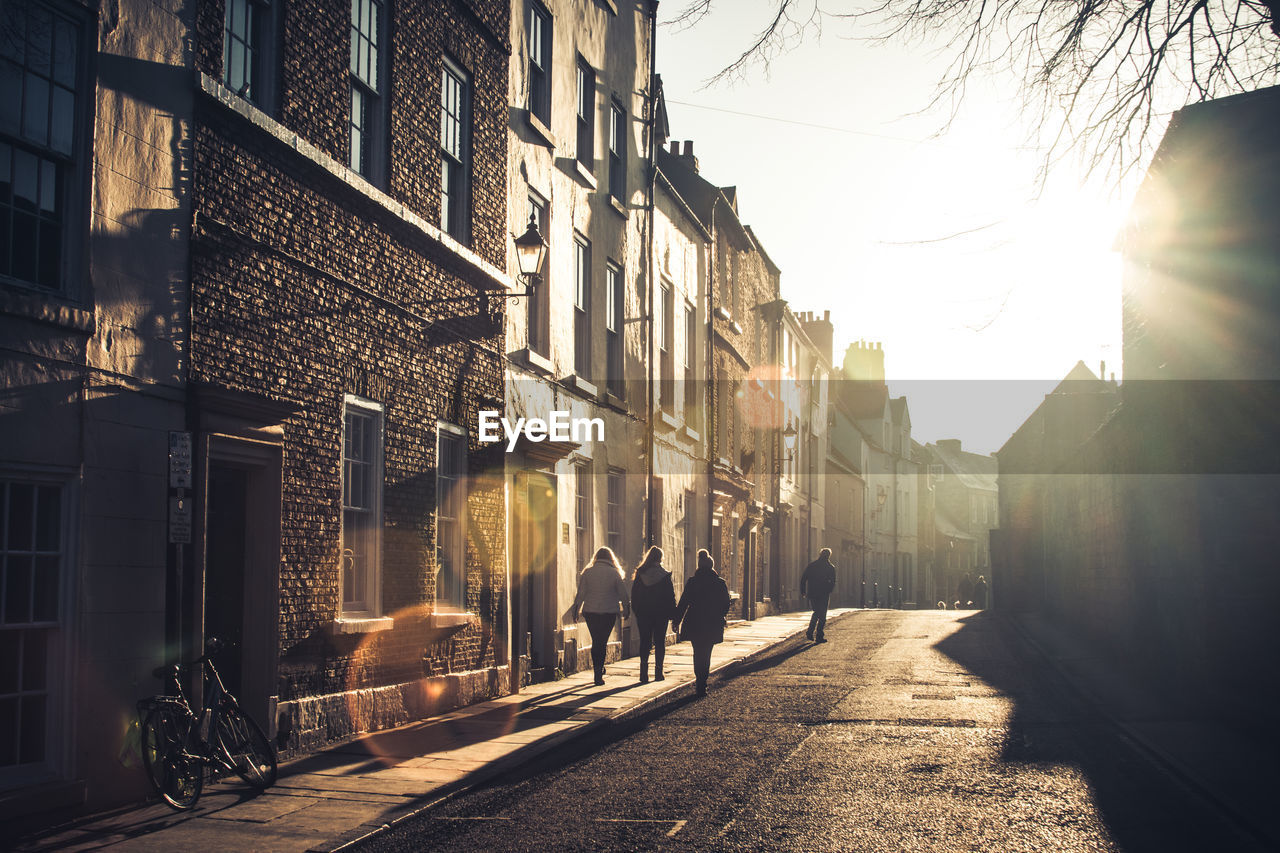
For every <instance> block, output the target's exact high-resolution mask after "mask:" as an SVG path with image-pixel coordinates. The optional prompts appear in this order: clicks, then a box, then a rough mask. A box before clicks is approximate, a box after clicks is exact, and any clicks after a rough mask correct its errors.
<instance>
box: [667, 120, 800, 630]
mask: <svg viewBox="0 0 1280 853" xmlns="http://www.w3.org/2000/svg"><path fill="white" fill-rule="evenodd" d="M657 163H658V167H659V169H661V170H662V173H663V174H664V175H666V177H667V179H668V180H669V181H670V183H671V185H672V187H673V188H674V189H675V190H676V192H678V193H679V195H680V197H681V198H682V199H684V200H685V202H686V204H688V206H689V209H690V210H691V211H692V212H693V214H694V215H695V216H696V217H697V219H698V221H699V222H700V223H701V224H702V226H703V228H705V229H706V231H707V232H708V233H709V234H710V235H711V258H710V263H709V276H708V282H707V291H708V300H707V311H708V320H707V338H708V340H709V342H710V343H709V345H708V354H709V357H708V362H707V366H706V373H705V376H706V378H707V381H708V382H709V383H710V393H709V397H708V400H707V404H706V416H705V423H706V425H707V426H706V429H707V435H708V441H709V443H710V448H709V454H710V462H709V463H708V465H707V474H708V481H707V511H706V517H705V518H706V523H707V524H708V527H707V528H706V529H707V534H708V535H707V537H706V540H705V541H706V542H707V548H708V550H709V551H710V552H711V554H712V556H713V557H714V558H715V561H716V568H717V571H719V572H720V574H721V575H722V576H723V577H724V579H725V581H726V583H728V585H729V590H730V594H731V595H732V596H733V598H734V601H735V606H734V610H733V612H734V613H736V614H738V615H739V616H743V617H746V618H750V617H752V616H754V615H757V614H760V613H763V612H764V611H766V610H767V609H768V607H769V606H770V605H769V603H768V602H769V601H770V600H772V599H773V597H774V596H776V595H777V594H778V593H779V587H778V578H777V575H776V573H775V572H773V571H771V568H770V566H771V559H772V557H771V554H773V548H774V547H775V546H774V545H773V544H772V540H773V537H774V536H776V533H774V532H773V530H774V528H773V525H774V524H775V522H774V520H773V519H772V517H771V514H772V512H773V507H774V506H776V496H775V491H776V488H777V477H778V474H779V467H778V465H779V463H780V459H781V447H780V445H781V431H782V424H781V412H780V408H779V405H778V391H779V389H778V388H777V380H778V377H779V373H778V369H777V364H778V361H777V358H778V351H777V349H776V347H777V342H776V341H777V338H776V329H777V328H778V324H779V323H780V322H781V317H782V311H783V310H785V306H784V305H783V304H782V303H781V302H780V301H779V299H778V293H779V289H778V288H779V275H780V271H779V270H778V267H777V265H775V264H774V263H773V261H772V260H771V259H770V258H769V256H768V254H767V253H766V252H765V251H764V248H763V246H762V245H761V243H760V241H759V239H758V238H757V236H756V235H755V234H754V233H753V232H752V231H751V229H750V228H749V227H747V226H746V225H745V224H744V223H743V222H742V220H741V219H740V218H739V216H738V209H737V188H736V187H719V186H716V185H715V184H713V183H711V182H710V181H708V180H707V179H706V178H704V177H703V176H702V174H701V173H700V167H699V164H698V159H697V157H696V156H695V155H694V153H693V143H692V142H690V141H685V142H684V143H683V145H681V144H680V143H678V142H671V143H670V147H669V149H660V150H659V151H658V154H657ZM688 571H692V570H691V569H688Z"/></svg>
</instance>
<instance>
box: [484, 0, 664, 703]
mask: <svg viewBox="0 0 1280 853" xmlns="http://www.w3.org/2000/svg"><path fill="white" fill-rule="evenodd" d="M652 5H656V4H649V3H638V4H636V3H633V4H626V5H622V4H615V3H613V2H612V0H586V2H571V0H550V2H541V0H527V2H514V3H512V5H511V8H512V14H511V21H510V27H509V33H508V36H507V39H508V40H509V41H510V43H511V46H512V59H511V64H510V75H509V87H508V88H509V97H508V101H507V107H508V108H509V112H510V121H509V123H508V129H507V134H508V139H509V157H508V159H507V162H506V180H505V181H500V182H495V184H494V186H495V188H497V187H503V186H505V188H506V190H507V192H508V194H509V196H510V198H511V206H510V212H509V216H508V218H507V220H506V222H507V228H508V229H509V230H510V231H511V232H512V233H515V234H520V233H522V232H523V231H524V230H525V229H526V228H527V227H528V225H529V223H530V221H531V217H532V222H533V223H534V224H535V225H536V226H537V227H538V229H539V231H540V232H541V234H542V235H543V236H544V239H545V240H546V242H547V244H548V250H547V257H546V260H545V262H544V266H543V270H542V276H541V281H540V282H539V284H538V285H537V286H536V287H535V288H534V292H533V295H532V296H530V297H525V298H523V299H520V300H518V301H517V303H516V304H515V305H513V306H511V307H510V311H509V313H508V315H507V321H506V344H505V350H504V356H505V362H506V364H505V366H506V372H507V378H506V390H505V393H504V408H505V411H506V413H507V417H508V418H510V419H512V420H514V419H516V418H519V417H539V418H545V417H547V415H548V413H549V412H552V411H563V412H568V413H570V416H571V417H573V418H586V419H591V420H596V419H598V420H599V421H600V422H601V423H602V424H603V433H604V435H603V440H594V441H580V442H562V443H550V442H521V443H520V444H519V445H517V446H516V447H514V448H513V449H512V450H513V452H511V453H508V454H506V480H507V483H508V487H509V493H510V504H509V512H510V517H511V533H512V539H511V541H512V562H511V565H512V572H513V575H512V583H513V587H512V604H513V609H512V618H513V620H514V627H513V632H514V636H515V639H516V645H517V647H518V648H517V654H518V655H519V660H520V662H521V667H520V668H521V673H522V676H521V677H522V679H524V680H528V679H529V678H535V677H536V678H549V677H551V676H552V675H553V674H554V673H555V671H556V670H557V669H560V670H562V671H567V672H573V671H576V670H578V669H579V668H580V667H582V666H584V665H587V663H588V661H589V652H590V643H591V641H590V638H589V636H588V634H587V632H586V626H585V624H584V623H576V624H575V623H574V622H573V621H572V620H567V621H566V619H565V617H566V616H567V614H568V610H569V608H570V605H571V604H572V602H573V599H574V595H575V594H576V591H577V576H578V573H579V572H580V571H581V570H582V568H583V567H584V566H585V565H586V564H587V563H588V562H589V561H590V558H591V556H592V555H593V554H594V553H595V551H596V549H597V548H598V547H600V546H606V545H607V546H609V547H610V548H612V549H613V550H614V552H615V553H616V554H617V555H618V557H619V558H620V559H621V560H622V562H623V563H624V564H626V565H627V566H628V567H632V566H634V565H635V564H636V563H638V562H639V559H640V557H641V553H642V551H643V549H644V546H645V544H646V543H648V542H650V541H651V540H653V539H654V530H653V528H654V525H655V520H656V518H655V516H656V515H658V514H659V513H656V512H651V511H650V509H649V508H650V507H651V506H656V505H657V504H659V503H660V502H654V501H653V491H654V485H655V481H653V480H651V479H650V474H651V473H652V462H653V461H652V457H651V455H650V448H649V437H650V435H649V425H650V416H649V413H650V412H651V411H657V409H658V406H659V405H660V403H661V401H660V400H656V399H653V398H651V397H650V392H651V384H650V372H651V367H652V365H654V364H655V363H657V362H658V361H659V360H660V359H661V358H662V357H669V356H671V355H672V353H671V351H670V350H669V349H668V350H666V351H664V352H663V353H660V354H657V355H655V353H654V352H652V351H651V349H650V344H651V341H652V340H653V339H654V338H656V337H658V336H659V335H660V334H662V335H665V333H666V328H670V326H668V327H664V328H663V329H659V328H658V324H657V323H656V322H654V320H655V319H656V317H657V316H659V315H657V314H655V310H656V306H655V303H654V299H656V298H658V294H657V290H656V289H657V285H656V284H655V283H653V282H651V281H650V278H651V268H652V264H651V263H650V261H649V258H648V253H649V251H650V249H651V242H650V235H651V233H652V228H653V226H652V222H651V206H652V202H653V184H652V182H651V180H650V178H651V175H650V171H651V169H650V162H651V157H652V154H653V152H652V142H651V140H652V136H653V130H652V127H651V120H652V119H653V118H654V117H655V115H656V113H655V108H654V106H653V99H652V98H651V97H650V95H651V93H652V91H653V83H652V82H651V80H650V77H651V75H650V71H651V58H652V49H653V44H652V38H653V27H654V9H653V8H651V6H652ZM684 261H685V259H684V258H683V257H681V258H680V262H681V264H683V263H684ZM681 269H683V267H681ZM667 292H668V294H671V293H673V291H671V290H668V291H667ZM672 298H673V299H674V297H672ZM665 343H666V338H665V337H663V338H662V341H661V342H660V343H659V344H658V346H659V349H660V348H661V344H665ZM619 632H620V633H619V635H618V636H619V639H618V640H617V641H613V642H612V643H611V646H613V648H611V650H610V655H611V656H612V657H616V656H617V655H618V654H620V653H621V652H622V650H623V649H622V646H621V643H622V641H623V640H624V639H625V633H626V626H620V628H619Z"/></svg>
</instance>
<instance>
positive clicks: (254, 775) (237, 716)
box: [217, 705, 276, 791]
mask: <svg viewBox="0 0 1280 853" xmlns="http://www.w3.org/2000/svg"><path fill="white" fill-rule="evenodd" d="M217 739H218V746H219V747H220V748H221V749H222V754H223V755H224V756H225V757H226V759H227V763H228V764H230V765H231V769H232V770H234V771H235V774H236V775H237V776H239V777H240V778H241V779H243V780H244V781H245V782H247V783H248V784H249V786H250V787H253V788H256V789H257V790H259V791H265V790H266V789H267V788H270V787H271V786H272V785H274V784H275V783H276V751H275V749H274V748H273V747H272V746H271V741H269V740H267V736H266V734H265V733H264V732H263V731H262V727H261V726H259V725H258V724H257V723H256V722H254V721H253V718H252V717H250V716H249V715H247V714H245V712H244V711H242V710H240V707H239V706H238V705H226V706H224V707H223V708H222V710H221V712H220V713H219V714H218V731H217Z"/></svg>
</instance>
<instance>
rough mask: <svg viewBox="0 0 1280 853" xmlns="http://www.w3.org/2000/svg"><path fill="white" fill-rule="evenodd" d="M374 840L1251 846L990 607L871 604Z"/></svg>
mask: <svg viewBox="0 0 1280 853" xmlns="http://www.w3.org/2000/svg"><path fill="white" fill-rule="evenodd" d="M829 638H830V642H828V643H826V644H824V645H811V644H806V645H805V646H803V647H802V648H801V649H800V650H799V651H797V652H796V653H794V654H791V655H789V656H788V657H786V658H784V659H782V660H781V661H780V662H777V663H775V664H774V665H772V666H769V667H765V668H761V669H758V670H756V671H754V672H748V673H745V674H742V675H739V676H737V677H734V678H731V679H728V680H726V681H723V682H721V683H718V684H716V683H714V682H713V686H712V690H711V692H710V695H708V696H707V697H706V698H705V699H702V700H689V701H686V702H684V703H682V704H680V705H677V706H675V707H674V708H673V709H672V710H670V711H669V712H668V713H666V714H664V715H661V716H659V717H657V718H656V719H654V720H652V721H650V722H649V723H648V725H646V726H644V727H642V728H640V729H639V730H638V731H635V732H634V733H632V734H630V735H629V736H627V737H625V738H622V739H621V740H617V741H616V742H614V743H611V744H600V743H596V744H584V745H582V746H581V748H578V747H575V748H574V752H573V754H572V755H566V754H560V755H558V756H554V757H550V758H548V759H545V760H543V761H541V762H539V763H537V764H535V765H533V766H530V767H527V768H525V769H524V770H523V771H522V772H519V773H516V774H512V775H509V776H508V777H507V778H506V779H505V780H503V781H502V782H500V783H494V784H491V785H489V786H487V787H483V788H480V789H478V790H475V791H473V792H471V793H468V794H465V795H462V796H459V797H457V798H454V799H452V800H449V801H446V802H444V803H442V804H441V805H440V806H438V807H436V808H435V809H432V810H430V811H428V812H426V813H424V814H422V815H419V816H418V817H416V818H413V819H411V820H408V821H406V822H405V823H403V824H401V825H398V826H396V827H395V828H393V829H392V830H391V831H389V832H386V833H383V834H381V835H378V836H375V837H374V838H371V839H369V840H368V841H367V842H366V843H365V844H364V845H362V846H361V847H360V849H362V850H370V851H373V850H377V851H393V850H404V851H409V850H438V849H446V848H448V849H472V850H547V849H557V850H649V849H689V850H706V849H728V850H800V849H803V850H885V851H898V850H984V851H986V850H1003V851H1008V850H1027V851H1032V850H1125V851H1171V850H1249V849H1254V848H1251V847H1250V846H1249V843H1248V841H1247V840H1246V839H1243V838H1241V837H1239V836H1238V835H1236V834H1235V833H1234V832H1233V830H1231V829H1230V827H1228V826H1227V825H1225V824H1224V823H1223V822H1222V821H1221V820H1220V819H1219V818H1218V817H1217V815H1216V814H1215V813H1214V812H1213V811H1212V809H1211V808H1210V807H1208V806H1207V805H1205V804H1203V803H1202V802H1200V801H1199V800H1198V799H1197V798H1196V797H1194V796H1193V795H1191V794H1189V793H1188V792H1186V791H1185V790H1183V789H1182V788H1181V787H1180V785H1179V784H1178V783H1177V782H1176V781H1174V780H1173V779H1172V778H1171V777H1169V776H1167V775H1166V774H1165V773H1163V772H1162V771H1161V770H1160V769H1159V768H1157V767H1154V766H1152V765H1151V764H1149V763H1148V762H1147V761H1145V760H1144V759H1142V758H1141V757H1139V756H1138V755H1137V754H1136V753H1135V752H1134V750H1133V749H1132V748H1131V747H1130V746H1129V745H1128V744H1127V743H1126V742H1124V741H1123V740H1122V739H1121V738H1120V737H1119V736H1118V735H1117V734H1116V732H1115V730H1114V729H1112V728H1111V727H1110V726H1109V725H1108V724H1107V723H1105V722H1104V721H1101V720H1099V719H1097V718H1096V717H1095V716H1094V715H1093V714H1092V713H1091V712H1090V710H1089V708H1088V706H1087V705H1086V704H1085V703H1083V702H1081V701H1079V700H1078V699H1077V698H1076V697H1073V696H1072V695H1070V693H1069V692H1068V690H1067V688H1066V687H1065V686H1064V684H1063V682H1061V681H1060V680H1059V678H1058V676H1057V675H1056V673H1055V671H1053V670H1052V669H1051V668H1049V667H1047V666H1046V665H1045V663H1044V661H1043V659H1041V658H1040V657H1038V655H1037V654H1036V653H1035V652H1034V651H1032V650H1031V649H1029V648H1027V647H1026V646H1025V644H1024V643H1023V642H1022V641H1021V638H1020V637H1019V636H1018V635H1017V634H1016V633H1015V632H1014V630H1013V629H1012V628H1010V627H1008V626H1007V625H1006V624H1005V623H1004V622H1002V621H1001V620H999V619H996V618H993V617H991V616H990V615H988V614H985V613H974V612H968V613H966V612H961V613H955V612H941V611H906V612H904V611H871V612H861V613H856V614H852V615H851V616H849V617H846V618H844V619H842V620H840V621H839V622H837V623H835V624H833V626H832V627H831V630H830V631H829Z"/></svg>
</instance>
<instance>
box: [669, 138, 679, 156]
mask: <svg viewBox="0 0 1280 853" xmlns="http://www.w3.org/2000/svg"><path fill="white" fill-rule="evenodd" d="M671 156H672V157H679V156H680V142H679V141H678V140H675V139H673V140H671Z"/></svg>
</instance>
